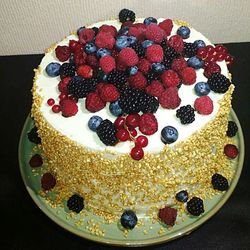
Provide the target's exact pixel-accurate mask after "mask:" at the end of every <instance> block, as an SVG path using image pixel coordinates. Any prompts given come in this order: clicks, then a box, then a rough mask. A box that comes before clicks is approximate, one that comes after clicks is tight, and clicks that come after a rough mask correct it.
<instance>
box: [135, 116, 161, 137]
mask: <svg viewBox="0 0 250 250" xmlns="http://www.w3.org/2000/svg"><path fill="white" fill-rule="evenodd" d="M139 129H140V131H141V132H142V133H143V134H145V135H152V134H154V133H155V132H156V131H157V130H158V122H157V120H156V118H155V116H154V115H153V114H151V113H145V114H143V115H142V116H141V120H140V123H139Z"/></svg>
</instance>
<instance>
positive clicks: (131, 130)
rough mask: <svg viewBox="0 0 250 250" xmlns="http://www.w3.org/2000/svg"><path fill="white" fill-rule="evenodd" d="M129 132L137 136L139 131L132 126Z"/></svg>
mask: <svg viewBox="0 0 250 250" xmlns="http://www.w3.org/2000/svg"><path fill="white" fill-rule="evenodd" d="M129 132H130V134H131V136H133V137H136V136H137V131H136V129H134V128H131V129H130V130H129Z"/></svg>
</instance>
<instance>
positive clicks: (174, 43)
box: [168, 35, 184, 53]
mask: <svg viewBox="0 0 250 250" xmlns="http://www.w3.org/2000/svg"><path fill="white" fill-rule="evenodd" d="M168 46H170V47H171V48H174V49H175V50H176V52H178V53H181V52H182V51H183V49H184V43H183V40H182V38H181V36H179V35H174V36H171V37H170V38H169V40H168Z"/></svg>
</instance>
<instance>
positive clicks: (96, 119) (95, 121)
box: [88, 115, 102, 132]
mask: <svg viewBox="0 0 250 250" xmlns="http://www.w3.org/2000/svg"><path fill="white" fill-rule="evenodd" d="M101 122H102V118H101V117H100V116H97V115H94V116H92V117H90V119H89V121H88V127H89V129H91V130H92V131H94V132H95V131H96V129H97V128H98V126H99V125H100V124H101Z"/></svg>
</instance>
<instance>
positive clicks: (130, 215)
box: [121, 210, 138, 229]
mask: <svg viewBox="0 0 250 250" xmlns="http://www.w3.org/2000/svg"><path fill="white" fill-rule="evenodd" d="M137 221H138V218H137V216H136V214H135V213H134V212H133V211H132V210H126V211H125V212H124V213H123V214H122V216H121V224H122V226H123V227H124V228H126V229H133V228H134V227H135V226H136V224H137Z"/></svg>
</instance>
